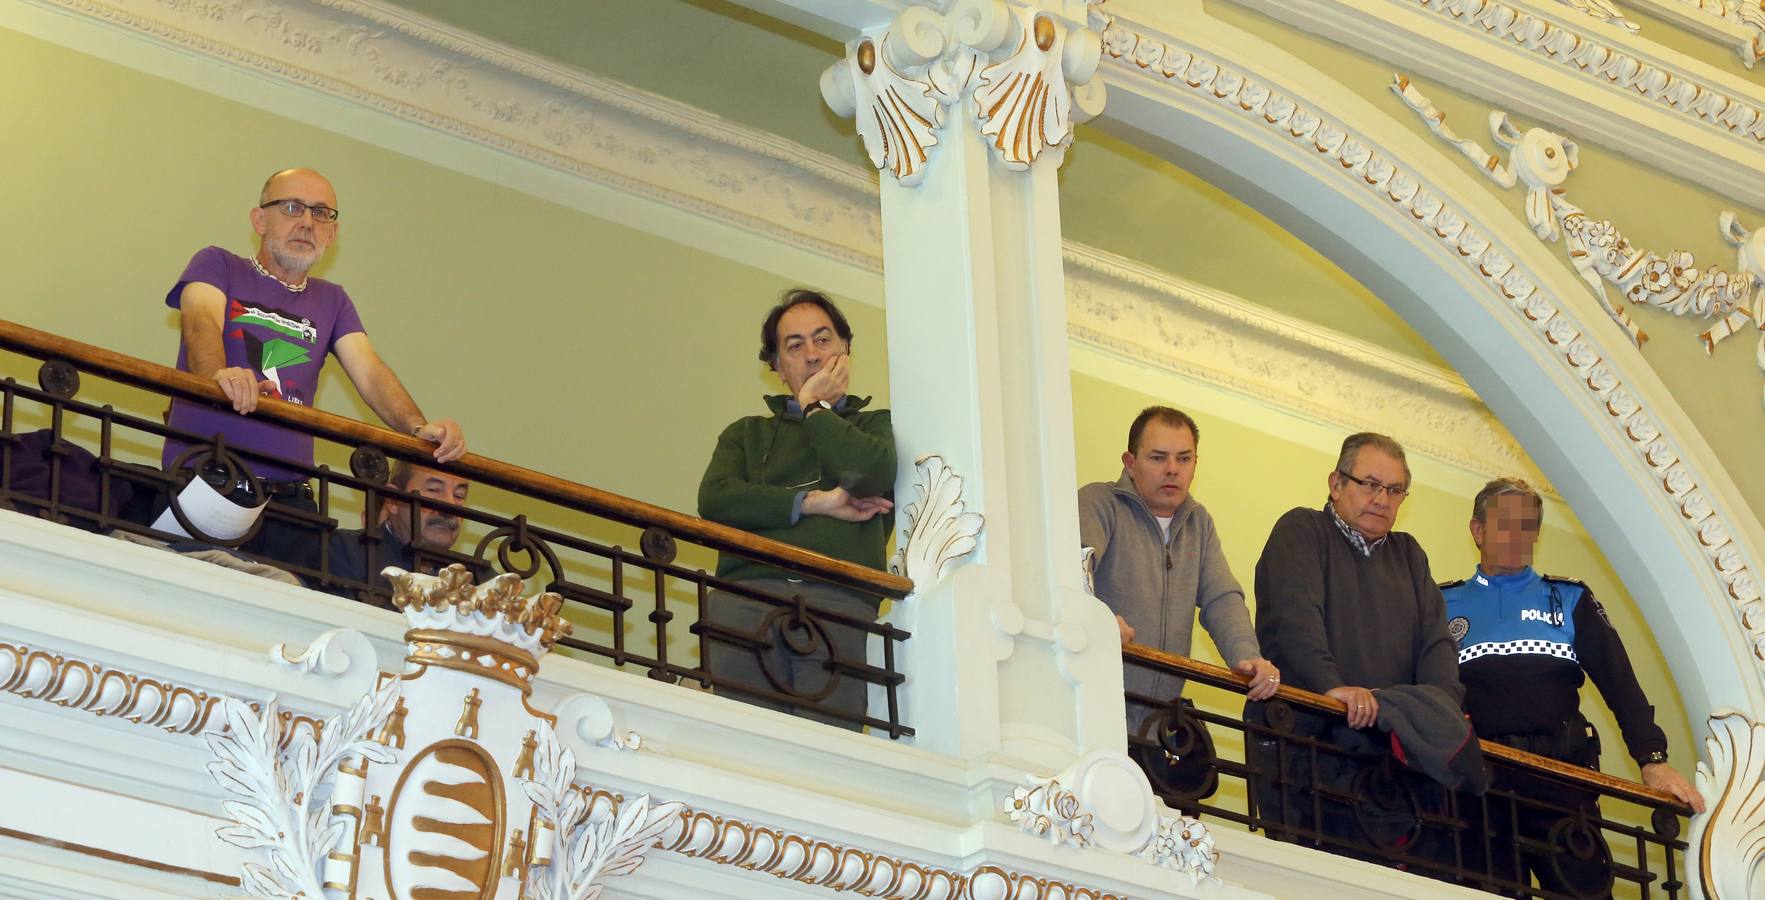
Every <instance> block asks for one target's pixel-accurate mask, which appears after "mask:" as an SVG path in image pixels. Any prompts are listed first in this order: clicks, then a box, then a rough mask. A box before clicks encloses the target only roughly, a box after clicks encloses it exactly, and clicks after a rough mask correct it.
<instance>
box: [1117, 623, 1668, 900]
mask: <svg viewBox="0 0 1765 900" xmlns="http://www.w3.org/2000/svg"><path fill="white" fill-rule="evenodd" d="M1123 660H1124V664H1125V665H1126V666H1127V668H1128V670H1129V672H1130V673H1133V672H1135V671H1136V670H1139V671H1141V672H1155V673H1158V674H1160V675H1165V676H1178V677H1181V678H1185V679H1188V680H1189V681H1190V682H1192V683H1194V682H1199V683H1203V684H1210V685H1213V686H1216V687H1221V688H1226V689H1228V690H1232V691H1234V692H1236V693H1239V694H1242V693H1243V691H1244V686H1243V685H1244V680H1243V679H1242V678H1240V677H1239V676H1237V675H1234V674H1233V673H1232V672H1230V671H1229V670H1227V669H1224V668H1220V667H1218V666H1213V665H1209V664H1207V663H1203V662H1199V661H1196V660H1192V659H1188V658H1186V657H1182V656H1176V655H1174V654H1168V653H1162V652H1160V651H1157V650H1152V649H1150V648H1147V647H1141V646H1138V645H1129V646H1128V647H1126V648H1124V649H1123ZM1130 680H1133V679H1132V678H1130ZM1165 680H1167V681H1168V680H1169V679H1165ZM1127 701H1128V707H1129V710H1130V722H1134V721H1136V720H1137V727H1132V726H1131V727H1130V731H1129V735H1128V745H1129V754H1130V755H1131V756H1132V757H1133V758H1134V759H1135V760H1136V762H1138V763H1139V765H1140V767H1141V768H1142V769H1143V770H1144V771H1145V772H1146V775H1147V778H1148V780H1150V781H1151V783H1152V786H1153V790H1154V792H1155V793H1157V794H1158V795H1159V796H1160V797H1161V798H1162V799H1163V800H1164V802H1165V804H1166V805H1168V806H1170V807H1171V808H1173V809H1177V810H1180V811H1182V812H1184V813H1187V814H1189V815H1195V816H1202V817H1205V818H1209V819H1216V820H1223V821H1228V822H1234V823H1237V824H1239V825H1242V826H1245V827H1247V828H1249V829H1251V830H1255V831H1262V832H1264V833H1265V834H1266V835H1267V836H1268V837H1270V838H1272V839H1275V840H1281V841H1287V842H1291V843H1297V844H1304V845H1309V846H1313V847H1317V848H1319V849H1322V850H1326V851H1328V852H1331V853H1335V854H1338V855H1342V856H1348V857H1354V858H1358V859H1364V860H1368V861H1373V862H1379V863H1384V864H1386V865H1392V866H1398V867H1401V868H1404V869H1406V870H1409V871H1412V872H1416V873H1418V874H1422V875H1427V876H1430V877H1433V878H1437V879H1440V880H1443V881H1449V882H1454V883H1457V884H1461V885H1465V886H1469V887H1474V888H1479V889H1482V890H1486V891H1490V892H1493V893H1498V894H1503V895H1506V896H1513V897H1542V898H1575V900H1588V898H1599V897H1608V896H1613V895H1616V896H1619V897H1644V898H1647V897H1675V898H1676V897H1683V896H1686V892H1685V885H1684V883H1683V882H1682V880H1681V878H1682V872H1683V867H1684V863H1685V859H1684V855H1685V850H1686V844H1685V842H1684V841H1683V840H1681V839H1680V836H1679V835H1680V832H1681V826H1682V822H1683V817H1685V816H1687V815H1689V814H1690V812H1691V810H1689V809H1687V808H1686V807H1685V806H1683V805H1682V804H1680V803H1679V802H1678V801H1677V800H1676V799H1674V798H1673V797H1671V796H1669V795H1667V794H1664V793H1661V792H1659V791H1655V790H1653V789H1650V788H1648V787H1645V786H1643V785H1640V784H1636V783H1634V782H1629V781H1624V780H1622V779H1618V778H1614V777H1612V776H1609V775H1603V774H1601V773H1599V772H1595V771H1593V770H1591V769H1584V768H1579V767H1576V766H1573V765H1569V764H1567V763H1563V762H1559V761H1556V760H1552V759H1548V758H1545V757H1542V756H1536V755H1534V754H1531V753H1525V752H1522V751H1519V750H1516V749H1513V748H1511V747H1505V746H1501V745H1498V744H1493V743H1490V742H1488V741H1484V742H1483V745H1482V749H1483V751H1484V757H1485V759H1486V761H1487V762H1488V764H1489V765H1490V767H1491V769H1492V774H1493V776H1494V785H1493V786H1492V787H1491V788H1490V789H1489V791H1488V792H1486V793H1485V794H1483V795H1481V796H1474V795H1471V794H1469V793H1461V792H1452V791H1448V790H1446V789H1445V788H1443V787H1441V786H1440V785H1438V784H1437V783H1435V782H1433V781H1431V780H1430V779H1428V778H1427V777H1426V776H1424V775H1421V774H1419V773H1418V772H1416V771H1414V770H1412V769H1410V768H1408V767H1406V766H1404V765H1402V764H1401V763H1399V762H1398V761H1397V760H1396V759H1395V758H1394V756H1393V754H1392V753H1391V752H1390V750H1389V743H1388V741H1387V738H1386V736H1385V734H1384V733H1383V732H1377V731H1374V732H1372V733H1371V734H1369V733H1367V732H1358V731H1356V730H1354V729H1351V728H1349V727H1348V726H1347V723H1346V721H1345V719H1344V718H1343V713H1342V710H1343V707H1342V704H1341V703H1339V702H1337V701H1335V700H1333V699H1331V698H1328V697H1324V696H1321V695H1318V694H1312V693H1309V692H1306V691H1301V690H1296V689H1294V688H1289V687H1282V688H1281V690H1280V692H1279V694H1277V696H1275V697H1274V698H1271V699H1270V700H1268V701H1266V702H1263V703H1246V704H1245V705H1244V707H1243V714H1242V715H1231V714H1222V713H1219V712H1214V711H1209V710H1206V709H1202V708H1200V707H1198V706H1196V705H1195V704H1193V703H1190V702H1188V701H1183V700H1178V701H1176V702H1174V703H1173V702H1168V701H1167V700H1163V699H1158V698H1153V697H1147V696H1142V695H1136V694H1132V693H1130V694H1129V695H1128V696H1127ZM1217 745H1229V746H1231V747H1233V748H1238V747H1242V751H1240V752H1234V753H1221V752H1219V751H1218V750H1216V746H1217Z"/></svg>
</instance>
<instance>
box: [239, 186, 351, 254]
mask: <svg viewBox="0 0 1765 900" xmlns="http://www.w3.org/2000/svg"><path fill="white" fill-rule="evenodd" d="M272 200H299V201H300V202H301V203H303V204H305V205H307V206H325V207H329V208H331V209H336V208H337V193H336V192H335V191H333V190H332V189H331V182H329V181H326V180H325V177H324V176H323V175H320V174H319V173H317V172H313V171H309V170H306V169H295V170H293V171H290V172H285V173H283V174H280V175H277V176H276V178H275V179H274V180H273V181H271V182H270V184H269V185H268V187H266V188H265V190H264V193H263V196H262V198H261V199H260V200H259V201H258V202H260V203H268V202H270V201H272ZM251 227H252V230H254V231H256V232H257V233H258V235H259V236H260V237H261V238H262V242H263V248H264V252H266V253H268V254H269V256H270V259H271V260H273V261H274V262H275V264H276V266H277V267H278V268H280V269H282V270H283V271H284V272H286V273H287V274H289V275H292V276H295V277H300V276H304V275H306V273H307V272H308V271H309V270H311V269H312V267H313V265H314V264H316V263H317V262H318V261H319V257H320V256H323V255H324V253H325V248H326V247H329V246H331V241H332V240H334V239H335V238H336V237H337V223H336V222H331V223H324V222H318V221H315V220H314V219H313V214H312V212H311V211H310V210H302V211H301V213H300V215H299V216H294V217H291V216H289V215H288V214H287V213H286V212H284V211H283V209H282V207H280V206H272V207H270V208H269V209H254V210H252V211H251Z"/></svg>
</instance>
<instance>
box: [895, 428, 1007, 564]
mask: <svg viewBox="0 0 1765 900" xmlns="http://www.w3.org/2000/svg"><path fill="white" fill-rule="evenodd" d="M913 467H914V471H915V472H916V473H917V475H918V479H917V480H916V481H915V482H914V484H913V488H914V490H915V491H917V492H918V494H919V496H918V498H917V499H915V500H914V501H913V502H912V503H910V504H908V505H907V509H906V511H905V517H906V519H907V526H906V527H905V528H903V529H902V530H901V544H900V547H899V548H898V549H897V550H896V551H895V555H894V557H893V558H891V559H890V560H889V571H890V572H893V573H894V574H896V575H904V576H906V577H907V578H910V579H912V580H913V584H914V591H915V592H916V593H918V592H921V591H924V590H925V589H926V588H928V587H931V586H932V585H933V584H935V583H937V582H938V581H941V580H943V579H944V577H945V576H947V575H949V574H950V571H951V570H952V569H954V568H955V567H956V564H957V563H958V562H960V561H961V560H962V558H963V557H965V556H967V555H969V554H970V553H973V552H974V550H975V547H976V546H977V545H978V544H979V538H978V535H979V534H980V532H981V528H982V527H983V526H985V525H986V517H984V516H982V515H981V514H980V513H973V512H967V511H966V507H967V504H966V503H965V502H964V501H963V499H962V476H960V475H957V474H956V470H955V469H952V468H951V467H950V466H948V465H945V463H944V458H943V457H941V456H938V455H937V454H935V453H928V454H926V455H924V456H921V457H920V458H918V459H916V460H914V461H913Z"/></svg>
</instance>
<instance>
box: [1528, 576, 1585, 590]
mask: <svg viewBox="0 0 1765 900" xmlns="http://www.w3.org/2000/svg"><path fill="white" fill-rule="evenodd" d="M1538 577H1540V578H1543V579H1544V580H1545V581H1554V582H1556V583H1557V584H1572V585H1575V586H1576V587H1578V588H1580V589H1582V590H1584V591H1585V590H1588V587H1587V582H1585V581H1582V580H1581V579H1579V578H1565V577H1563V576H1561V575H1539V576H1538Z"/></svg>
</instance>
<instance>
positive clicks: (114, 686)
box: [0, 643, 322, 746]
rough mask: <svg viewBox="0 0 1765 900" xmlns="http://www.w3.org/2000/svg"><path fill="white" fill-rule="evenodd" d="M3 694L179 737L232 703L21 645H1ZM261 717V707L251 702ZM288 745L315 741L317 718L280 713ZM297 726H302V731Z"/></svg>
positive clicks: (205, 725) (199, 727)
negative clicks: (304, 738) (298, 739)
mask: <svg viewBox="0 0 1765 900" xmlns="http://www.w3.org/2000/svg"><path fill="white" fill-rule="evenodd" d="M0 691H3V692H6V693H10V694H14V695H17V696H19V697H23V698H25V699H27V700H42V701H45V702H48V703H53V704H55V705H56V706H60V707H63V708H65V709H77V710H81V711H83V712H89V713H92V714H93V715H96V716H100V717H104V718H118V719H122V720H124V721H127V722H133V723H135V724H137V725H146V726H149V727H152V728H158V729H161V730H163V731H168V732H171V733H173V734H189V735H194V734H201V733H203V732H204V731H207V730H209V729H210V728H211V727H214V726H213V725H212V723H211V720H212V719H213V718H214V713H215V710H216V709H217V708H219V706H220V704H221V701H222V700H224V699H226V697H225V695H222V694H211V693H209V692H208V691H205V690H203V689H201V688H196V687H190V686H188V685H182V684H178V683H176V682H172V681H168V680H165V679H160V678H149V677H147V676H144V675H137V674H135V673H133V672H125V671H122V670H121V669H113V668H110V667H108V666H105V665H102V664H100V663H95V662H91V661H89V660H83V659H78V658H76V657H72V656H65V655H62V654H59V653H54V652H52V651H48V650H40V649H36V650H34V649H32V648H30V647H28V646H24V645H21V644H9V643H0ZM247 705H248V707H249V708H250V709H251V710H252V711H253V712H256V711H258V710H259V709H261V708H262V707H261V705H260V704H258V703H257V702H256V701H250V702H249V703H248V704H247ZM277 715H278V716H279V717H280V718H281V721H282V725H283V726H284V728H283V729H282V730H281V734H282V741H283V745H284V746H285V745H286V744H287V742H288V740H290V739H291V738H293V736H294V735H295V733H296V732H297V731H298V730H300V729H305V730H306V731H307V732H309V733H311V734H313V735H314V736H315V737H317V736H318V734H319V729H320V728H321V727H322V726H321V723H320V722H319V720H318V719H316V718H315V717H313V716H308V715H301V714H299V713H295V712H292V711H290V710H285V709H283V710H278V712H277ZM294 726H299V728H296V727H294Z"/></svg>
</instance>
